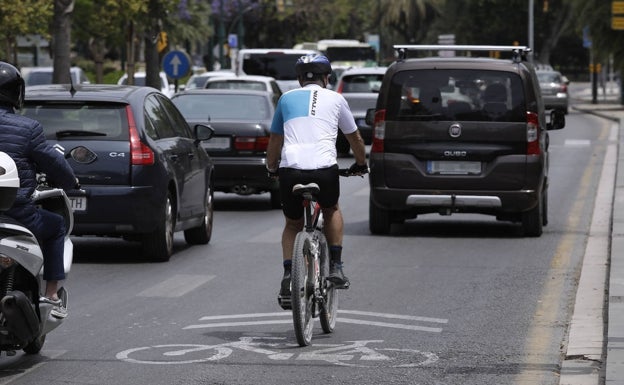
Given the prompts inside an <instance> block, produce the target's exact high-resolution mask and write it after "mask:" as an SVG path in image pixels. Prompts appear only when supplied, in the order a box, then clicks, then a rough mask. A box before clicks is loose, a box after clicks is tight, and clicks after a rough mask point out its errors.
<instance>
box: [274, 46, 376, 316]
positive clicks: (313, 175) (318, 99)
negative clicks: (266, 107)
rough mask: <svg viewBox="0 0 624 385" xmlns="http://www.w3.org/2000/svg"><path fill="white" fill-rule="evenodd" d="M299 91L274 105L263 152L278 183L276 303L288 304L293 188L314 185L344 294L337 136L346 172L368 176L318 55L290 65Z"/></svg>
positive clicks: (298, 211)
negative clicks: (280, 268) (345, 151)
mask: <svg viewBox="0 0 624 385" xmlns="http://www.w3.org/2000/svg"><path fill="white" fill-rule="evenodd" d="M295 70H296V72H297V79H298V80H299V84H300V85H301V88H298V89H294V90H291V91H288V92H286V93H284V94H283V95H282V97H281V98H280V99H279V102H278V105H277V109H276V111H275V116H274V117H273V122H272V125H271V136H270V139H269V145H268V150H267V171H268V173H269V175H270V176H272V177H275V178H277V177H279V181H280V195H281V201H282V211H283V213H284V217H285V226H284V230H283V233H282V257H283V265H284V275H283V277H282V281H281V285H280V292H279V296H278V302H279V303H280V304H281V305H282V307H284V308H285V309H288V308H289V307H288V305H284V304H283V303H284V302H283V301H282V298H284V299H290V276H291V260H292V252H293V247H294V243H295V238H296V236H297V233H298V232H299V231H301V230H302V229H303V225H304V220H303V210H302V198H301V197H296V196H294V195H293V194H292V188H293V186H294V185H295V184H297V183H311V182H314V183H317V184H318V185H319V187H320V190H321V192H320V194H319V196H318V202H319V204H320V205H321V207H322V208H323V209H322V210H323V218H324V222H323V223H324V233H325V237H326V238H327V242H328V246H329V254H330V272H329V276H328V280H330V281H331V282H333V283H334V284H335V285H336V287H337V288H341V289H347V288H348V287H349V279H348V278H347V277H346V276H345V275H344V273H343V264H342V256H341V255H342V238H343V226H344V223H343V218H342V213H341V211H340V208H339V207H338V198H339V195H340V181H339V170H338V162H337V159H336V137H337V135H338V129H340V130H342V132H343V133H344V135H345V137H346V138H347V141H348V142H349V145H350V146H351V149H352V151H353V155H354V158H355V163H353V165H352V166H351V167H350V169H349V170H350V172H351V173H353V174H356V175H363V174H365V173H367V172H368V165H367V163H366V148H365V146H364V140H363V139H362V136H361V135H360V132H359V130H358V129H357V126H356V124H355V120H354V119H353V115H352V114H351V110H350V109H349V105H348V104H347V101H346V100H345V99H344V97H343V96H342V95H340V94H339V93H337V92H334V91H331V90H328V89H326V87H327V84H328V83H329V76H330V74H331V72H332V69H331V64H330V62H329V60H328V59H327V57H325V56H323V55H308V56H302V57H301V58H299V59H298V60H297V63H296V64H295Z"/></svg>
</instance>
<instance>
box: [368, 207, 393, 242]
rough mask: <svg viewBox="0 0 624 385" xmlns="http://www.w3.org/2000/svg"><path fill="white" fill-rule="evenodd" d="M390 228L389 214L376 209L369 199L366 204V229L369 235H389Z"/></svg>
mask: <svg viewBox="0 0 624 385" xmlns="http://www.w3.org/2000/svg"><path fill="white" fill-rule="evenodd" d="M391 226H392V222H391V221H390V212H389V211H388V210H384V209H382V208H380V207H378V206H377V205H375V203H374V202H373V200H372V199H370V200H369V204H368V228H369V230H370V232H371V234H376V235H384V234H389V233H390V227H391Z"/></svg>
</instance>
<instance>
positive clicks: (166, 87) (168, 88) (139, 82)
mask: <svg viewBox="0 0 624 385" xmlns="http://www.w3.org/2000/svg"><path fill="white" fill-rule="evenodd" d="M117 84H128V74H123V76H122V77H121V78H119V80H118V81H117ZM134 85H135V86H145V72H135V73H134ZM160 91H161V92H162V93H163V94H165V95H167V96H168V97H172V96H173V94H174V93H175V87H174V85H173V84H170V83H169V79H168V78H167V75H166V74H165V73H164V72H162V71H161V72H160Z"/></svg>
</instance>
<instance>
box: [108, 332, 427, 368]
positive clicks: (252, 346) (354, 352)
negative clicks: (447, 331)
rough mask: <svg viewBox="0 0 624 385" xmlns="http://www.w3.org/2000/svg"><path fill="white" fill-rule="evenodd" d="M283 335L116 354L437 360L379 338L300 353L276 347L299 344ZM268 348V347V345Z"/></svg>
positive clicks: (391, 362) (178, 358)
mask: <svg viewBox="0 0 624 385" xmlns="http://www.w3.org/2000/svg"><path fill="white" fill-rule="evenodd" d="M285 341H286V337H240V339H239V340H238V341H234V342H226V343H223V344H217V345H199V344H171V345H155V346H145V347H140V348H134V349H128V350H124V351H123V352H120V353H117V355H116V358H117V359H118V360H121V361H125V362H129V363H134V364H148V365H173V364H177V365H180V364H194V363H201V362H210V361H219V360H222V359H224V358H227V357H229V356H230V355H231V354H232V353H233V352H234V350H235V349H240V350H244V351H247V352H252V353H257V354H263V355H266V356H267V357H268V358H269V359H271V360H279V361H285V360H290V359H293V360H297V361H325V362H328V363H330V364H335V365H341V366H352V367H380V366H383V367H394V368H408V367H417V366H426V365H430V364H433V363H434V362H436V361H437V360H438V356H437V355H435V354H434V353H430V352H421V351H419V350H416V349H392V348H378V347H374V346H369V345H373V344H379V343H383V342H384V341H383V340H362V341H346V343H343V344H314V345H313V347H312V349H311V350H308V349H306V351H305V352H302V353H281V352H280V349H285V348H288V349H291V348H292V347H294V346H299V345H295V344H291V343H286V342H285ZM269 348H271V349H269Z"/></svg>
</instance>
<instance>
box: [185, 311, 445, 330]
mask: <svg viewBox="0 0 624 385" xmlns="http://www.w3.org/2000/svg"><path fill="white" fill-rule="evenodd" d="M342 314H350V315H361V316H367V317H377V318H385V319H395V320H403V321H416V322H433V323H442V324H446V323H448V320H447V319H444V318H430V317H418V316H410V315H401V314H388V313H375V312H368V311H359V310H338V319H337V321H338V322H342V323H349V324H357V325H368V326H379V327H385V328H394V329H405V330H415V331H424V332H430V333H440V332H442V328H440V327H428V326H420V325H412V324H405V323H390V322H380V321H373V320H366V319H355V318H344V317H341V315H342ZM291 316H292V313H291V312H289V311H285V312H275V313H247V314H231V315H217V316H205V317H201V318H200V319H199V321H202V322H207V323H201V324H195V325H189V326H186V327H184V328H183V329H184V330H188V329H204V328H218V327H231V326H250V325H274V324H288V323H291V322H292V320H291V319H290V318H291ZM268 317H272V318H282V317H287V319H265V320H254V321H234V322H210V321H221V320H228V319H230V320H240V319H244V318H268Z"/></svg>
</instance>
